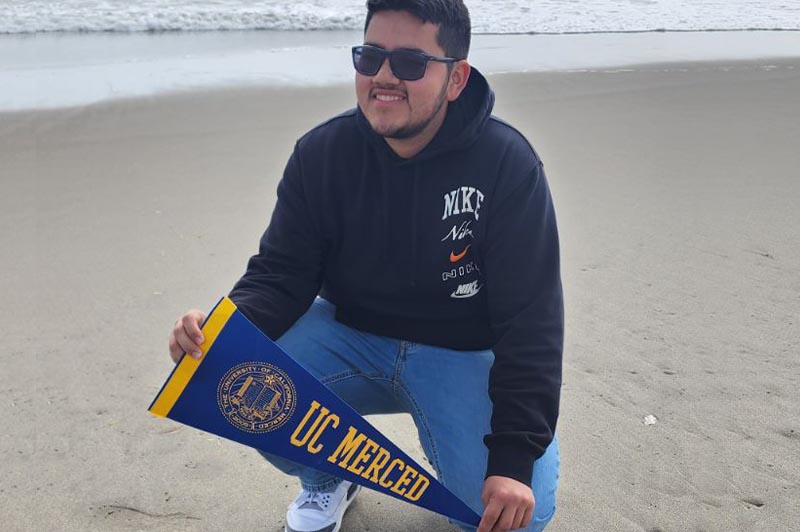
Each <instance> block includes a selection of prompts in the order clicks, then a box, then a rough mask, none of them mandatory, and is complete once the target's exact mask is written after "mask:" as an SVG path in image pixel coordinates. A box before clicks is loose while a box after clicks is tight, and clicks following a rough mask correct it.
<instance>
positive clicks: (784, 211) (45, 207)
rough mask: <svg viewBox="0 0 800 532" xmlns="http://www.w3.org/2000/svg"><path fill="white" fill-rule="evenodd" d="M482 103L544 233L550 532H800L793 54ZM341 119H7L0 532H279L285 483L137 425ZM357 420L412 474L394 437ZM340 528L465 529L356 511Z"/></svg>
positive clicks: (248, 453) (260, 96) (209, 443)
mask: <svg viewBox="0 0 800 532" xmlns="http://www.w3.org/2000/svg"><path fill="white" fill-rule="evenodd" d="M489 81H490V83H491V85H492V86H493V88H494V89H495V91H496V95H497V103H496V106H495V114H496V115H498V116H499V117H501V118H503V119H506V120H508V121H509V122H511V123H512V124H514V125H515V126H516V127H518V128H519V129H520V130H521V131H522V132H523V133H524V134H525V135H526V136H527V137H528V139H529V140H530V141H531V142H532V144H533V146H534V147H535V148H536V150H537V152H538V153H539V155H540V156H541V158H542V159H543V161H544V165H545V166H544V168H545V171H546V173H547V176H548V179H549V182H550V186H551V189H552V192H553V197H554V201H555V205H556V211H557V216H558V222H559V229H560V237H561V246H562V248H561V249H562V274H563V280H564V291H565V304H566V344H565V351H564V357H565V358H564V360H565V363H564V386H563V393H562V409H561V417H560V420H559V426H558V431H559V434H560V440H561V450H562V469H561V480H560V483H561V484H560V490H559V497H558V512H557V515H556V517H555V519H554V521H553V523H552V525H551V526H550V527H549V528H548V530H552V531H553V532H559V531H562V532H563V531H588V530H609V531H648V532H656V531H660V532H670V531H676V532H678V531H687V530H691V531H701V530H702V531H706V532H712V531H720V532H722V531H730V530H737V531H747V532H754V531H765V532H766V531H778V530H780V531H789V530H798V528H797V527H798V525H797V524H798V523H800V506H799V505H798V504H797V501H798V500H800V463H798V460H797V457H798V456H799V455H800V400H799V399H798V393H797V390H798V386H800V364H798V355H800V345H799V344H800V342H799V341H798V321H800V275H798V265H800V242H799V241H798V234H799V233H800V214H798V212H799V211H798V209H797V204H798V201H800V179H798V177H799V176H798V168H800V151H798V146H799V145H800V99H798V94H800V59H787V58H763V59H757V60H750V61H722V62H720V61H717V62H685V63H663V64H640V65H634V66H623V67H615V68H611V67H609V68H598V69H593V70H591V71H572V72H535V73H511V74H493V75H490V76H489ZM354 103H355V98H354V95H353V89H352V87H351V86H350V85H349V84H341V83H337V84H331V85H325V86H308V87H302V86H301V87H281V86H264V87H241V88H235V87H232V88H219V89H217V90H207V91H194V92H188V91H185V92H180V93H168V94H156V95H151V96H145V97H139V98H125V99H117V100H111V101H103V102H100V103H95V104H91V105H82V106H74V107H68V108H61V109H48V110H25V111H16V112H5V113H2V114H0V184H2V189H3V193H2V195H0V225H1V226H2V227H3V230H2V233H0V257H1V258H2V264H3V272H4V275H3V276H2V280H0V289H2V293H3V294H4V295H5V301H6V305H7V307H6V309H7V310H6V312H5V320H4V321H5V325H4V327H3V330H4V334H3V336H2V340H1V341H0V342H1V343H0V345H1V346H2V349H1V350H0V374H1V375H2V376H3V378H2V381H1V382H0V393H1V394H2V397H3V407H2V408H0V424H1V425H2V426H3V427H4V430H3V431H2V432H1V433H0V464H2V465H0V472H1V473H2V474H0V500H2V501H3V502H2V510H0V516H2V525H1V527H2V528H3V529H4V530H7V531H9V532H16V531H30V530H52V529H53V528H56V527H57V528H58V529H60V530H76V531H94V530H97V531H109V530H113V531H134V530H163V531H179V530H209V531H213V530H266V531H280V530H283V519H284V514H285V509H286V506H287V505H288V503H289V502H290V501H291V500H292V499H293V498H294V496H295V494H296V490H297V483H296V482H295V481H294V480H289V479H286V478H284V477H283V476H281V474H280V473H278V472H277V471H276V470H274V469H273V468H271V466H269V465H268V464H266V463H265V462H264V461H263V460H262V459H261V458H260V457H259V456H258V455H257V454H256V452H255V451H253V450H252V449H249V448H246V447H243V446H240V445H237V444H235V443H232V442H230V441H226V440H222V439H220V438H217V437H215V436H212V435H210V434H206V433H202V432H199V431H196V430H193V429H190V428H188V427H182V426H180V425H178V424H176V423H174V422H171V421H168V420H163V419H157V418H154V417H153V416H151V415H150V414H148V413H147V407H148V405H149V404H150V401H151V400H152V399H153V397H154V396H155V394H156V393H157V391H158V390H159V389H160V387H161V385H162V384H163V382H164V380H165V379H166V377H167V376H168V374H169V372H170V370H171V368H172V362H171V360H170V359H169V356H168V354H167V336H168V334H169V332H170V328H171V326H172V323H173V322H174V320H175V318H176V317H177V316H178V315H180V314H181V313H182V312H183V311H185V310H186V309H188V308H192V307H194V308H199V309H203V310H207V309H209V308H211V306H213V304H214V303H215V302H216V301H217V299H218V298H219V297H221V296H222V295H224V294H226V293H227V292H228V290H229V289H230V287H231V286H232V285H233V283H234V282H235V281H236V280H237V279H238V277H239V276H240V275H241V274H242V273H243V271H244V268H245V265H246V261H247V258H248V257H249V256H250V255H252V254H253V253H254V252H255V251H256V249H257V244H258V239H259V237H260V235H261V233H262V231H263V230H264V228H265V227H266V224H267V222H268V220H269V217H270V213H271V210H272V207H273V205H274V202H275V188H276V185H277V182H278V180H279V178H280V175H281V172H282V169H283V166H284V164H285V162H286V160H287V158H288V156H289V154H290V151H291V149H292V146H293V144H294V142H295V140H296V139H297V137H298V136H300V135H301V134H303V133H304V132H305V131H307V130H308V129H309V128H311V127H313V126H314V125H316V124H318V123H320V122H323V121H324V120H326V119H327V118H328V117H330V116H332V115H333V114H336V113H338V112H340V111H342V110H345V109H347V108H349V107H352V106H353V105H354ZM648 416H653V417H648ZM369 419H370V421H371V422H373V423H374V424H375V425H376V426H377V427H378V428H379V429H380V430H382V431H384V433H385V434H386V435H387V436H389V437H390V439H392V440H393V441H395V442H396V443H397V444H398V445H399V446H400V447H402V448H403V449H404V450H405V451H407V452H408V453H409V454H410V455H411V456H412V457H414V458H415V459H417V460H418V461H419V462H422V461H423V459H422V451H421V449H420V446H419V444H418V442H417V441H416V431H415V429H414V427H413V424H412V422H411V419H410V417H408V416H404V415H394V416H377V417H371V418H369ZM646 420H647V421H646ZM343 530H363V531H385V532H400V531H407V530H426V531H429V532H439V531H441V532H445V531H449V530H454V529H453V528H452V527H451V526H450V525H448V524H447V523H446V521H445V520H444V519H443V518H441V517H440V516H437V515H435V514H432V513H429V512H426V511H423V510H420V509H417V508H415V507H412V506H410V505H404V504H403V503H401V502H399V501H397V500H394V499H390V498H389V497H386V496H384V495H381V494H378V493H375V492H367V491H365V492H364V493H363V495H362V496H360V499H359V500H358V501H357V502H356V503H355V504H354V505H353V507H352V509H351V510H350V511H349V513H348V514H347V517H346V518H345V522H344V527H343Z"/></svg>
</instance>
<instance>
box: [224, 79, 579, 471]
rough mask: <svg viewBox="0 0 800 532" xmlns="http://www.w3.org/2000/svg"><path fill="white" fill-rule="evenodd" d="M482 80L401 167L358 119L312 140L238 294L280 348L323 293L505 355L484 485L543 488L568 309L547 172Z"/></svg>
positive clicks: (404, 327) (296, 155)
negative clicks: (498, 482) (534, 482)
mask: <svg viewBox="0 0 800 532" xmlns="http://www.w3.org/2000/svg"><path fill="white" fill-rule="evenodd" d="M493 104H494V94H493V93H492V91H491V89H490V88H489V85H488V83H487V82H486V79H485V78H484V77H483V76H482V75H481V74H480V73H479V72H478V71H477V70H475V69H472V72H471V75H470V78H469V82H468V84H467V86H466V88H465V90H464V92H463V93H462V94H461V96H460V97H459V98H458V99H457V100H456V101H455V102H452V103H450V105H449V107H448V110H447V116H446V118H445V121H444V123H443V125H442V127H441V128H440V130H439V131H438V132H437V134H436V136H435V137H434V138H433V140H432V141H431V142H430V143H429V144H428V145H427V146H426V147H425V148H424V149H423V150H422V151H421V152H419V153H418V154H417V155H415V156H414V157H412V158H409V159H403V158H401V157H399V156H398V155H397V154H396V153H395V152H394V151H392V149H391V148H390V147H389V145H388V144H387V143H386V141H385V140H384V139H383V137H381V136H379V135H377V134H376V133H375V132H374V131H373V130H372V129H371V127H370V126H369V123H368V122H367V120H366V118H365V117H364V115H363V114H362V112H361V110H360V109H354V110H351V111H348V112H346V113H343V114H341V115H339V116H337V117H335V118H333V119H331V120H329V121H327V122H325V123H324V124H322V125H320V126H318V127H316V128H315V129H313V130H311V131H310V132H309V133H307V134H306V135H304V136H303V137H302V138H301V139H300V140H299V141H298V142H297V143H296V145H295V149H294V152H293V153H292V156H291V158H290V159H289V162H288V164H287V166H286V170H285V173H284V176H283V179H282V180H281V182H280V184H279V185H278V201H277V204H276V206H275V210H274V212H273V214H272V220H271V221H270V224H269V227H268V228H267V230H266V232H265V233H264V236H263V237H262V238H261V244H260V250H259V253H258V254H257V255H255V256H253V257H252V258H251V259H250V262H249V264H248V267H247V271H246V273H245V274H244V276H243V277H242V278H241V279H240V280H239V282H238V283H237V284H236V286H235V287H234V288H233V290H232V292H231V294H230V297H231V299H232V300H233V301H234V302H235V303H236V305H237V306H238V307H239V308H240V309H241V311H242V312H243V313H244V314H245V315H246V316H247V317H248V318H250V319H251V320H252V321H253V322H254V323H256V324H257V325H258V326H259V327H260V328H261V329H262V330H263V331H264V332H265V333H266V334H267V335H268V336H270V337H271V338H278V337H280V336H281V335H282V334H283V333H284V332H285V331H286V330H287V329H289V327H291V326H292V324H294V322H295V321H296V320H297V319H298V318H299V317H300V316H301V315H302V314H303V313H304V312H305V311H306V310H307V309H308V308H309V306H310V304H311V302H312V301H313V299H314V297H315V296H316V295H317V294H319V295H321V296H322V297H324V298H325V299H327V300H329V301H331V302H332V303H334V304H335V305H336V307H337V311H336V319H337V320H338V321H340V322H342V323H344V324H346V325H348V326H351V327H354V328H356V329H359V330H363V331H367V332H371V333H374V334H379V335H383V336H389V337H393V338H400V339H404V340H408V341H412V342H419V343H425V344H431V345H437V346H443V347H448V348H451V349H460V350H478V349H489V348H491V349H492V350H493V352H494V355H495V361H494V365H493V367H492V370H491V373H490V376H489V390H488V392H489V396H490V397H491V400H492V402H493V404H494V409H493V414H492V423H491V427H492V433H491V434H489V435H487V436H486V437H485V438H484V442H485V443H486V445H487V446H488V448H489V463H488V464H487V469H486V474H487V476H489V475H502V476H507V477H511V478H515V479H517V480H519V481H521V482H524V483H526V484H529V483H530V481H531V473H532V467H533V461H534V460H535V459H536V458H538V457H539V456H541V455H542V454H543V453H544V450H545V448H546V447H547V445H548V444H549V443H550V441H551V440H552V438H553V434H554V431H555V427H556V419H557V417H558V404H559V394H560V387H561V353H562V344H563V304H562V292H561V278H560V273H559V246H558V235H557V230H556V219H555V214H554V211H553V205H552V201H551V198H550V192H549V188H548V185H547V181H546V178H545V174H544V170H543V168H542V162H541V160H540V159H539V157H538V156H537V154H536V152H535V151H534V150H533V148H532V147H531V146H530V144H528V142H527V141H526V140H525V138H524V137H523V136H522V135H521V134H520V133H519V132H518V131H516V130H515V129H514V128H512V127H511V126H509V125H507V124H506V123H504V122H502V121H500V120H498V119H497V118H495V117H493V116H491V111H492V106H493Z"/></svg>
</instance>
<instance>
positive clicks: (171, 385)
mask: <svg viewBox="0 0 800 532" xmlns="http://www.w3.org/2000/svg"><path fill="white" fill-rule="evenodd" d="M235 311H236V305H235V304H234V302H233V301H231V300H230V299H228V298H227V297H225V298H223V299H222V300H221V301H220V302H219V304H218V305H217V307H216V308H215V309H214V310H213V312H211V315H210V316H208V318H207V319H206V321H205V323H204V324H203V327H202V329H201V330H202V331H203V343H202V344H200V351H201V352H202V355H201V356H200V358H197V359H196V358H194V357H191V356H189V355H187V354H184V356H183V358H182V359H181V361H180V362H179V363H178V367H176V368H175V370H174V371H173V372H172V375H170V377H169V381H167V384H166V385H164V389H163V390H161V393H160V394H159V395H158V398H157V399H156V400H155V401H154V402H153V406H152V408H150V412H151V413H152V414H155V415H156V416H159V417H167V415H168V414H169V411H170V410H172V407H173V406H175V403H176V402H177V401H178V398H179V397H180V396H181V394H182V393H183V390H184V389H186V386H187V385H188V384H189V381H190V380H192V376H193V375H194V372H195V371H197V368H198V367H200V364H201V363H202V362H203V360H204V359H205V358H206V353H208V352H209V350H210V349H211V346H212V345H214V341H215V340H216V339H217V336H219V333H220V331H222V328H223V327H225V324H226V323H228V320H229V319H230V317H231V316H232V315H233V313H234V312H235Z"/></svg>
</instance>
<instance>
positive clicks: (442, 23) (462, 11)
mask: <svg viewBox="0 0 800 532" xmlns="http://www.w3.org/2000/svg"><path fill="white" fill-rule="evenodd" d="M379 11H407V12H408V13H411V14H412V15H414V16H416V17H417V18H418V19H420V20H422V22H430V23H432V24H438V25H439V31H438V32H437V34H436V42H437V44H438V45H439V46H441V47H442V50H444V53H445V54H447V56H448V57H453V58H455V59H466V58H467V54H468V53H469V40H470V30H471V26H470V22H469V11H468V10H467V6H465V5H464V2H463V1H462V0H367V21H366V22H365V23H364V32H365V33H366V31H367V28H368V27H369V21H370V20H371V19H372V15H374V14H375V13H378V12H379Z"/></svg>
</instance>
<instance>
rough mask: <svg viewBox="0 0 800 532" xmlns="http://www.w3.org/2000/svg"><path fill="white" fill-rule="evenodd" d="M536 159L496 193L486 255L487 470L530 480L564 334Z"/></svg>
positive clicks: (547, 436) (544, 438)
mask: <svg viewBox="0 0 800 532" xmlns="http://www.w3.org/2000/svg"><path fill="white" fill-rule="evenodd" d="M537 163H538V164H537V166H536V167H535V168H534V169H533V170H532V171H531V172H530V173H529V174H528V176H527V178H526V179H524V180H523V182H522V183H519V181H517V183H516V184H515V186H514V187H512V189H511V190H506V191H504V192H503V191H500V190H498V191H497V192H496V193H495V194H498V193H499V194H500V197H495V199H494V201H493V202H492V207H491V211H490V214H491V218H489V219H488V220H487V222H488V225H487V229H486V230H487V240H486V241H487V246H486V251H485V255H484V268H485V275H486V277H485V279H486V289H487V297H488V304H489V313H490V320H491V327H492V332H493V334H494V338H495V344H494V347H493V351H494V355H495V361H494V365H493V366H492V369H491V371H490V374H489V396H490V398H491V400H492V403H493V405H494V407H493V411H492V420H491V429H492V433H491V434H488V435H486V436H485V437H484V443H485V444H486V446H487V447H488V448H489V460H488V464H487V470H486V476H487V477H488V476H490V475H500V476H505V477H511V478H514V479H516V480H519V481H520V482H523V483H525V484H530V482H531V476H532V472H533V462H534V460H535V459H536V458H538V457H539V456H541V455H542V454H544V451H545V449H546V448H547V446H548V445H549V444H550V442H551V441H552V440H553V435H554V433H555V428H556V419H557V418H558V406H559V396H560V391H561V360H562V349H563V339H564V310H563V297H562V289H561V274H560V265H559V243H558V232H557V229H556V218H555V212H554V210H553V203H552V199H551V196H550V191H549V188H548V185H547V179H546V178H545V174H544V169H543V167H542V163H541V162H540V161H538V160H537Z"/></svg>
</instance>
